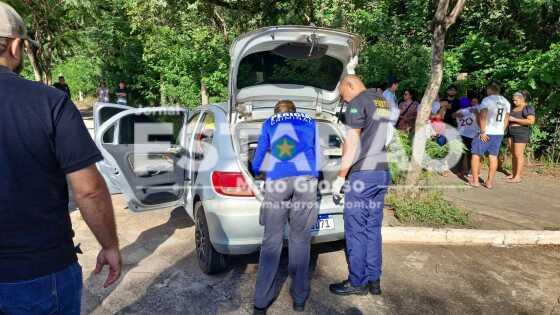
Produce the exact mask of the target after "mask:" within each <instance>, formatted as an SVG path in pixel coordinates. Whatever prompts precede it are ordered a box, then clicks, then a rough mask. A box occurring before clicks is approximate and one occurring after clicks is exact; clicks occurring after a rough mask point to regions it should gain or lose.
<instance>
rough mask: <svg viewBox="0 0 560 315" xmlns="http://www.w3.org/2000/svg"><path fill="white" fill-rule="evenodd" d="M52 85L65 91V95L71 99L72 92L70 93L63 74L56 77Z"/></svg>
mask: <svg viewBox="0 0 560 315" xmlns="http://www.w3.org/2000/svg"><path fill="white" fill-rule="evenodd" d="M53 87H55V88H57V89H59V90H61V91H62V92H64V93H66V95H68V99H72V94H70V87H69V86H68V84H66V81H65V79H64V76H60V77H58V82H57V83H55V84H53Z"/></svg>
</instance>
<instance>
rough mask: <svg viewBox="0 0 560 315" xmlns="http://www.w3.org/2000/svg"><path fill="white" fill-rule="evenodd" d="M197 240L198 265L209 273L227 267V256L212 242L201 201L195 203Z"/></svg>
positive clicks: (214, 272) (217, 271)
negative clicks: (216, 248) (218, 250)
mask: <svg viewBox="0 0 560 315" xmlns="http://www.w3.org/2000/svg"><path fill="white" fill-rule="evenodd" d="M195 221H196V226H195V242H196V256H197V258H198V265H199V266H200V269H202V272H204V273H205V274H208V275H212V274H216V273H220V272H222V271H224V270H225V269H226V268H227V261H226V256H225V255H223V254H220V253H218V252H217V251H216V250H215V249H214V246H212V243H211V242H210V233H209V232H208V223H207V221H206V215H205V214H204V208H203V207H202V204H201V203H200V202H197V203H196V205H195Z"/></svg>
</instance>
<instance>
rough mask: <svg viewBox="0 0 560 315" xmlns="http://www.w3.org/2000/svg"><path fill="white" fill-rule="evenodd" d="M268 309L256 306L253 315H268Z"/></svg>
mask: <svg viewBox="0 0 560 315" xmlns="http://www.w3.org/2000/svg"><path fill="white" fill-rule="evenodd" d="M266 311H267V307H265V308H259V307H256V306H254V307H253V315H266Z"/></svg>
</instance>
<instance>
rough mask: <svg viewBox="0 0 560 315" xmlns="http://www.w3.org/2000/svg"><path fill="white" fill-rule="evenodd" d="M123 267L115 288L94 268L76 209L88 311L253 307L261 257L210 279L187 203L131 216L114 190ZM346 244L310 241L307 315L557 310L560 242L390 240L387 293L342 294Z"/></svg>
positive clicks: (282, 309)
mask: <svg viewBox="0 0 560 315" xmlns="http://www.w3.org/2000/svg"><path fill="white" fill-rule="evenodd" d="M115 197H117V198H115V205H116V210H117V221H118V226H119V235H120V237H121V245H122V247H123V256H124V262H125V272H124V274H123V277H122V280H121V281H120V282H119V283H118V284H117V285H115V286H113V287H111V288H108V289H103V288H102V286H101V284H102V280H103V279H104V275H105V274H102V275H101V276H100V277H95V276H92V275H91V272H92V270H93V267H94V264H95V255H96V254H97V250H98V246H97V244H96V242H95V239H94V237H93V235H92V234H91V233H90V232H89V231H88V230H87V228H86V227H85V223H84V222H83V220H82V219H81V217H80V215H79V213H78V212H74V213H73V214H72V218H73V223H74V227H75V231H76V241H77V242H80V243H81V244H82V249H83V250H84V252H85V253H84V255H81V256H80V263H81V264H82V266H83V269H84V285H85V287H84V289H85V290H84V307H83V313H84V314H90V313H93V314H115V313H119V314H166V315H167V314H249V313H250V312H251V311H252V297H253V293H254V283H255V274H256V270H257V259H258V258H257V255H249V256H243V257H236V258H234V259H233V260H232V268H231V270H229V271H227V272H225V273H224V274H221V275H219V276H206V275H204V274H202V273H201V272H200V269H199V268H198V265H197V260H196V254H195V247H194V226H193V223H192V221H191V220H190V219H189V218H188V217H187V216H186V214H185V212H184V211H183V210H182V209H175V210H173V211H172V210H164V211H159V212H148V213H140V214H133V213H130V212H129V211H128V210H125V209H123V202H122V199H121V198H120V197H118V196H115ZM341 248H342V247H341V244H330V245H328V246H320V247H316V248H314V256H315V259H314V265H313V266H314V272H313V275H312V276H313V280H312V292H311V297H310V300H309V302H308V305H307V309H306V310H307V311H308V313H310V314H480V313H486V314H487V313H492V314H560V305H559V301H558V298H559V296H560V249H559V248H557V247H556V248H555V247H548V248H538V247H533V248H527V247H525V248H494V247H443V246H410V245H387V246H385V247H384V276H383V280H382V286H383V290H384V292H383V295H382V296H380V297H373V296H366V297H337V296H333V295H331V294H330V293H329V292H328V284H329V283H331V282H333V281H338V280H341V279H343V278H344V277H345V276H346V272H347V269H346V263H345V258H344V253H343V251H342V249H341ZM286 264H287V260H286V257H284V259H283V262H282V266H281V272H280V277H281V279H282V281H283V287H282V291H281V293H280V296H279V298H278V300H277V301H276V303H274V305H273V306H272V307H271V309H270V314H290V313H291V299H290V297H289V282H290V281H289V279H286V278H287V266H286Z"/></svg>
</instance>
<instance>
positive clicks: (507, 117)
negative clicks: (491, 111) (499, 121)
mask: <svg viewBox="0 0 560 315" xmlns="http://www.w3.org/2000/svg"><path fill="white" fill-rule="evenodd" d="M510 119H511V117H510V115H509V113H507V114H506V117H504V132H505V131H506V130H507V128H508V126H509V121H510Z"/></svg>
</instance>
